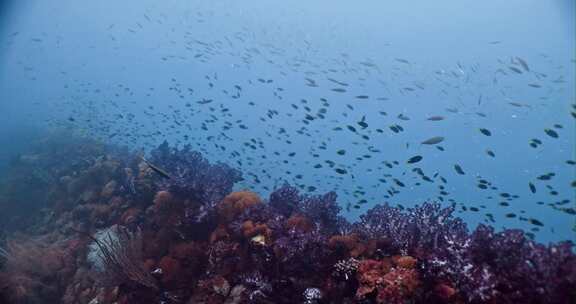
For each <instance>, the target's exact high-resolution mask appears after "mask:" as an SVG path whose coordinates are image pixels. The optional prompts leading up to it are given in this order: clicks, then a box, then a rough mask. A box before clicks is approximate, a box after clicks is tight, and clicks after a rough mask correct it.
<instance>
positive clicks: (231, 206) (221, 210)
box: [218, 191, 262, 223]
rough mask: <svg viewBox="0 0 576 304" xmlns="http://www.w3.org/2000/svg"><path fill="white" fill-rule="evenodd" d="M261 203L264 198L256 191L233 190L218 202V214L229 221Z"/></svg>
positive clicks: (225, 220) (223, 219)
mask: <svg viewBox="0 0 576 304" xmlns="http://www.w3.org/2000/svg"><path fill="white" fill-rule="evenodd" d="M260 203H262V200H261V199H260V197H259V196H258V194H256V193H254V192H251V191H237V192H232V193H230V194H228V195H227V196H226V197H225V198H224V199H223V200H222V201H221V202H220V203H219V204H218V214H219V215H220V217H221V218H222V221H224V222H227V223H229V222H231V221H232V220H233V219H234V218H236V217H237V216H238V215H240V214H241V213H242V212H243V211H244V210H246V209H247V208H249V207H252V206H254V205H256V204H260Z"/></svg>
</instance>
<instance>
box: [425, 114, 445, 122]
mask: <svg viewBox="0 0 576 304" xmlns="http://www.w3.org/2000/svg"><path fill="white" fill-rule="evenodd" d="M427 120H430V121H441V120H444V116H440V115H434V116H430V117H428V118H427Z"/></svg>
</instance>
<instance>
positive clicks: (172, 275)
mask: <svg viewBox="0 0 576 304" xmlns="http://www.w3.org/2000/svg"><path fill="white" fill-rule="evenodd" d="M158 268H160V269H162V283H164V284H166V285H168V284H173V283H174V282H176V281H177V280H178V279H179V276H180V274H181V272H182V267H181V265H180V262H179V261H178V260H176V259H174V258H172V257H170V256H164V257H163V258H162V259H161V260H160V263H158Z"/></svg>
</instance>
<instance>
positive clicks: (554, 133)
mask: <svg viewBox="0 0 576 304" xmlns="http://www.w3.org/2000/svg"><path fill="white" fill-rule="evenodd" d="M544 132H545V133H546V135H548V136H550V137H552V138H558V133H557V132H556V131H554V130H552V129H544Z"/></svg>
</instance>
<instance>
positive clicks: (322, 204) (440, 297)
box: [0, 140, 576, 304]
mask: <svg viewBox="0 0 576 304" xmlns="http://www.w3.org/2000/svg"><path fill="white" fill-rule="evenodd" d="M62 141H63V140H55V142H49V141H48V142H44V146H42V147H41V148H37V150H35V151H33V153H31V154H30V155H33V156H34V157H28V158H26V161H19V162H15V163H14V164H13V166H14V168H13V169H11V170H12V171H13V172H19V174H18V175H17V176H19V178H15V179H12V180H8V181H5V182H4V183H3V187H2V188H1V189H0V197H8V198H10V197H13V196H15V195H16V192H15V191H16V189H23V186H22V185H21V183H24V182H23V179H22V178H21V177H22V176H23V175H25V174H27V173H29V174H31V173H30V172H32V171H33V170H35V171H38V170H40V171H42V172H44V173H42V174H43V175H45V178H44V179H43V182H42V187H41V190H42V191H43V193H46V194H47V198H46V200H45V201H42V204H41V205H39V206H38V208H37V210H32V211H31V210H29V211H28V212H29V213H30V212H34V215H33V216H30V218H29V219H28V220H27V221H26V222H27V223H28V225H26V226H20V225H18V226H12V228H11V229H10V231H9V236H10V237H9V238H8V239H7V240H4V239H3V240H2V243H1V244H2V246H1V247H0V248H3V249H1V250H0V266H1V268H0V303H4V302H6V303H48V302H50V303H65V304H68V303H70V304H71V303H75V304H77V303H80V304H83V303H86V304H87V303H100V304H106V303H110V304H111V303H119V304H125V303H126V304H127V303H141V304H147V303H174V304H176V303H183V304H185V303H207V304H208V303H209V304H214V303H227V304H235V303H236V304H241V303H309V304H312V303H317V304H320V303H569V302H570V300H571V299H574V298H575V297H576V255H575V254H574V247H573V245H572V244H571V243H570V242H562V243H557V244H550V245H543V244H538V243H536V242H534V241H532V240H531V239H530V238H528V237H527V236H526V233H524V232H523V231H519V230H504V231H500V232H497V231H495V230H494V228H492V227H490V226H486V225H480V226H478V227H477V228H476V229H474V230H473V231H469V230H468V228H467V227H466V225H465V224H464V222H463V221H462V220H460V219H458V218H456V217H455V216H454V215H453V212H454V208H453V207H452V206H448V207H445V208H444V207H442V206H441V205H440V204H438V203H433V202H425V203H423V204H421V205H419V206H416V207H414V208H410V209H406V210H402V209H399V208H395V207H392V206H390V205H387V204H383V205H376V206H375V207H373V208H372V209H371V210H369V211H368V212H367V213H365V214H364V215H362V216H361V217H360V220H359V221H358V222H355V223H349V222H347V221H346V220H345V219H344V218H343V217H341V216H340V215H339V213H340V207H339V206H338V204H337V197H336V194H335V193H332V192H331V193H328V194H325V195H317V196H307V195H302V194H300V193H299V192H298V190H297V189H296V188H294V187H291V186H290V185H283V186H282V187H281V188H279V189H277V190H276V191H273V192H272V193H271V195H270V197H269V198H268V199H262V198H260V197H259V196H258V195H257V194H256V193H254V192H250V191H247V190H243V191H238V192H232V188H233V185H234V183H235V182H237V181H239V180H240V179H241V176H240V173H239V172H238V171H236V170H234V169H232V168H230V167H228V166H226V165H223V164H210V163H209V162H208V161H207V160H205V159H204V158H202V156H201V155H200V154H199V153H197V152H193V151H191V150H190V148H189V147H185V148H183V149H175V148H171V147H169V146H168V144H167V143H164V144H162V145H161V146H160V147H159V148H157V149H154V150H152V151H151V157H150V159H149V160H148V161H149V162H150V164H153V165H154V166H157V168H160V169H161V170H163V171H165V173H166V174H167V175H169V178H167V177H165V176H162V175H161V174H158V173H157V172H156V171H154V170H153V169H151V167H150V166H149V165H147V164H146V163H144V162H143V161H142V159H141V158H140V157H139V156H137V155H136V154H132V153H129V152H127V151H125V150H118V149H113V148H109V147H104V146H102V145H99V144H97V143H95V142H89V141H82V140H79V141H78V144H79V145H81V146H82V147H83V148H82V149H73V145H74V143H73V142H68V141H64V142H65V143H66V144H67V145H68V146H69V147H70V149H68V150H67V151H68V153H69V154H70V155H68V159H69V161H67V160H65V159H61V158H58V157H56V156H54V155H53V154H55V153H57V151H60V150H59V149H50V148H46V145H47V146H48V147H51V146H52V145H54V144H62ZM52 157H54V158H55V161H48V160H50V159H51V158H52ZM80 160H81V161H80ZM28 162H35V164H37V165H36V166H31V165H29V163H28ZM38 162H40V163H38ZM38 164H41V165H38ZM72 172H76V173H74V174H73V173H72ZM36 174H40V173H36ZM37 182H38V181H32V183H37ZM16 183H20V184H18V185H16ZM27 185H31V184H30V183H28V184H27ZM3 210H4V211H6V213H5V214H3V215H2V216H3V217H4V218H6V220H7V221H9V222H11V221H14V220H15V219H13V218H10V216H12V217H14V218H16V219H17V218H19V217H20V216H21V213H20V212H16V211H14V210H11V209H10V208H4V209H3ZM18 230H19V232H17V231H18ZM22 232H25V233H26V235H27V236H26V237H24V235H23V234H20V235H21V236H19V237H16V235H18V233H22ZM3 301H4V302H3Z"/></svg>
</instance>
